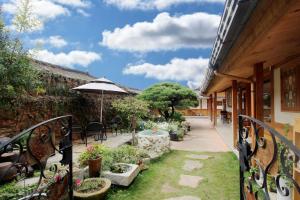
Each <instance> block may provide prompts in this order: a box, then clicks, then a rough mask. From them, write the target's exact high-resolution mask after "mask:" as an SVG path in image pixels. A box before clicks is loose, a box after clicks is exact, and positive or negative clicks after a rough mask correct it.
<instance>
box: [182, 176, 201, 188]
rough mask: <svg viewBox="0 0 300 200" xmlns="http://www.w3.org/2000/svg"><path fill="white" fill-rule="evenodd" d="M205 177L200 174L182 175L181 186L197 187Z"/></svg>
mask: <svg viewBox="0 0 300 200" xmlns="http://www.w3.org/2000/svg"><path fill="white" fill-rule="evenodd" d="M202 180H203V178H202V177H200V176H190V175H183V174H182V175H180V180H179V182H178V184H179V185H181V186H186V187H190V188H196V187H197V186H198V184H199V183H200V181H202Z"/></svg>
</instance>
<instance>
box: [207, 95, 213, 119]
mask: <svg viewBox="0 0 300 200" xmlns="http://www.w3.org/2000/svg"><path fill="white" fill-rule="evenodd" d="M208 107H209V115H210V121H213V110H212V109H213V107H212V95H210V96H209V105H208Z"/></svg>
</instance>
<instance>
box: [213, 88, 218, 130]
mask: <svg viewBox="0 0 300 200" xmlns="http://www.w3.org/2000/svg"><path fill="white" fill-rule="evenodd" d="M217 102H218V94H217V93H216V92H215V93H214V104H213V106H214V126H216V125H217V116H218V105H217Z"/></svg>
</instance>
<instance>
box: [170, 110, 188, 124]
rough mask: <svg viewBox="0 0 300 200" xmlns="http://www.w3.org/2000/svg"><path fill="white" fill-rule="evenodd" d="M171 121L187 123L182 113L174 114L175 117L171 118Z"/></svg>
mask: <svg viewBox="0 0 300 200" xmlns="http://www.w3.org/2000/svg"><path fill="white" fill-rule="evenodd" d="M170 120H172V121H176V122H183V121H185V118H184V117H183V115H182V114H181V113H180V112H176V111H175V112H174V114H173V116H171V117H170Z"/></svg>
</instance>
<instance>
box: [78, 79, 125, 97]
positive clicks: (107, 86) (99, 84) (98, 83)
mask: <svg viewBox="0 0 300 200" xmlns="http://www.w3.org/2000/svg"><path fill="white" fill-rule="evenodd" d="M73 90H78V91H81V92H90V93H99V94H102V92H103V93H104V94H114V93H127V92H126V91H125V90H124V89H122V88H120V87H119V86H117V85H116V84H115V83H113V82H112V81H110V80H108V79H106V78H99V79H95V80H93V81H91V82H89V83H87V84H84V85H81V86H78V87H75V88H73Z"/></svg>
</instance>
